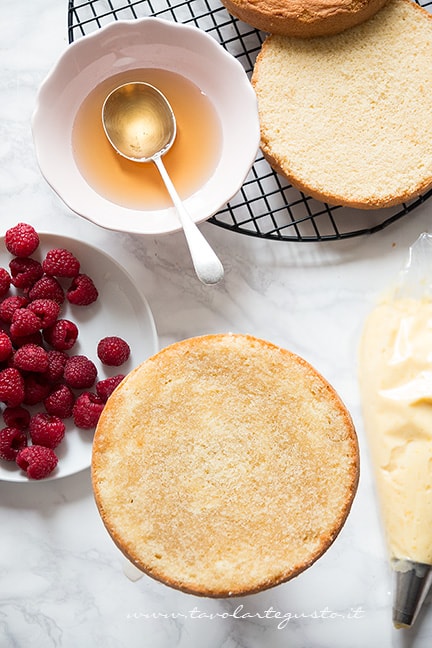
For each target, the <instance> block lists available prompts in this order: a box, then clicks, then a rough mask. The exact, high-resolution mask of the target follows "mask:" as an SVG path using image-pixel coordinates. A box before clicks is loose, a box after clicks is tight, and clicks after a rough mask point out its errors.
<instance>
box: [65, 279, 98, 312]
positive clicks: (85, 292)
mask: <svg viewBox="0 0 432 648" xmlns="http://www.w3.org/2000/svg"><path fill="white" fill-rule="evenodd" d="M98 296H99V293H98V291H97V288H96V286H95V285H94V283H93V280H92V279H91V278H90V277H89V276H88V275H86V274H79V275H77V276H76V277H74V278H73V279H72V283H71V285H70V286H69V288H68V289H67V290H66V299H67V300H68V301H69V302H70V303H71V304H75V305H76V306H88V305H89V304H92V303H93V302H95V301H96V299H97V298H98Z"/></svg>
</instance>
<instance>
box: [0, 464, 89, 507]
mask: <svg viewBox="0 0 432 648" xmlns="http://www.w3.org/2000/svg"><path fill="white" fill-rule="evenodd" d="M89 496H91V497H93V495H92V488H91V478H90V468H88V469H86V470H82V471H80V472H79V473H76V474H75V475H70V476H68V477H62V478H61V479H53V480H49V481H45V482H44V481H34V480H33V481H30V480H29V481H28V482H2V483H1V485H0V506H3V507H5V508H6V507H10V508H13V509H14V510H16V509H30V510H37V509H39V510H48V509H49V508H50V507H52V506H54V505H56V504H60V503H62V502H65V501H67V502H79V501H80V500H83V499H85V498H88V497H89Z"/></svg>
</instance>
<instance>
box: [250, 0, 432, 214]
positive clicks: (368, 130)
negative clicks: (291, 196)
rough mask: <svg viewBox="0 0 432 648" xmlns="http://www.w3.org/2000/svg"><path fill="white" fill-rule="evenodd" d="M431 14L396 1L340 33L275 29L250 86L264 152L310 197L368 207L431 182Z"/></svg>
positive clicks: (410, 194) (406, 196)
mask: <svg viewBox="0 0 432 648" xmlns="http://www.w3.org/2000/svg"><path fill="white" fill-rule="evenodd" d="M431 71H432V15H431V14H430V13H429V12H427V11H426V10H425V9H423V8H421V7H419V6H418V5H417V4H415V3H414V2H412V1H411V0H390V2H388V3H387V4H386V5H385V6H384V8H383V9H381V10H380V11H379V12H378V13H377V14H375V16H373V17H372V18H370V19H369V20H367V21H366V22H364V23H363V24H361V25H358V26H357V27H353V28H351V29H349V30H347V31H345V32H343V33H341V34H338V35H336V36H326V37H320V38H313V39H296V38H288V37H284V36H277V35H270V36H268V37H267V39H266V40H265V42H264V43H263V46H262V49H261V51H260V53H259V55H258V57H257V60H256V63H255V67H254V71H253V76H252V83H253V86H254V88H255V92H256V94H257V98H258V107H259V116H260V124H261V148H262V151H263V153H264V155H265V157H266V159H267V160H268V161H269V163H270V164H271V165H272V167H273V168H274V169H275V170H276V171H277V172H279V173H280V174H282V175H284V176H285V177H286V178H287V179H288V180H289V181H290V182H291V184H292V185H293V186H295V187H297V188H298V189H300V190H301V191H303V192H304V193H306V194H307V195H310V196H313V197H315V198H317V199H319V200H322V201H325V202H328V203H330V204H339V205H345V206H350V207H357V208H360V209H374V208H382V207H390V206H392V205H397V204H400V203H402V202H406V201H409V200H410V199H412V198H415V197H417V196H419V195H420V194H422V193H423V192H425V191H427V190H428V189H430V188H431V187H432V138H431V137H430V133H431V131H432V111H431V109H430V102H431V97H432V73H431Z"/></svg>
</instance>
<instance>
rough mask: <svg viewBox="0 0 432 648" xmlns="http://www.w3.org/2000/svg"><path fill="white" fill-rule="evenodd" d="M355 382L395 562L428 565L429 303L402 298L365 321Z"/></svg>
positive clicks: (431, 472)
mask: <svg viewBox="0 0 432 648" xmlns="http://www.w3.org/2000/svg"><path fill="white" fill-rule="evenodd" d="M359 379H360V389H361V395H362V403H363V417H364V422H365V427H366V432H367V436H368V442H369V443H368V445H369V449H370V453H371V458H372V461H373V464H374V468H375V476H376V485H377V490H378V496H379V500H380V506H381V512H382V518H383V522H384V526H385V531H386V535H387V542H388V547H389V552H390V557H391V558H392V559H402V560H404V559H409V560H412V561H416V562H421V563H426V564H430V565H432V302H431V301H429V300H421V299H411V298H401V299H397V298H396V299H394V300H389V301H387V302H383V303H382V304H380V305H378V306H377V307H376V308H375V309H374V310H373V311H372V312H371V314H370V315H369V317H368V319H367V321H366V324H365V327H364V331H363V337H362V341H361V346H360V356H359Z"/></svg>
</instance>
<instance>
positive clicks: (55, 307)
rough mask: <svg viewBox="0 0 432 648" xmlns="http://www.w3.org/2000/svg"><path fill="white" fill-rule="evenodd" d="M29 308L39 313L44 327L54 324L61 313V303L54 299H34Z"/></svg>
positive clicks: (36, 313)
mask: <svg viewBox="0 0 432 648" xmlns="http://www.w3.org/2000/svg"><path fill="white" fill-rule="evenodd" d="M28 309H29V310H31V311H32V313H34V314H35V315H37V316H38V317H39V319H40V321H41V325H40V327H41V328H42V329H44V328H47V327H48V326H52V324H54V322H55V321H56V320H57V317H58V316H59V313H60V304H58V303H57V302H56V301H55V300H54V299H34V300H33V301H31V302H30V304H29V305H28Z"/></svg>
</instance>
